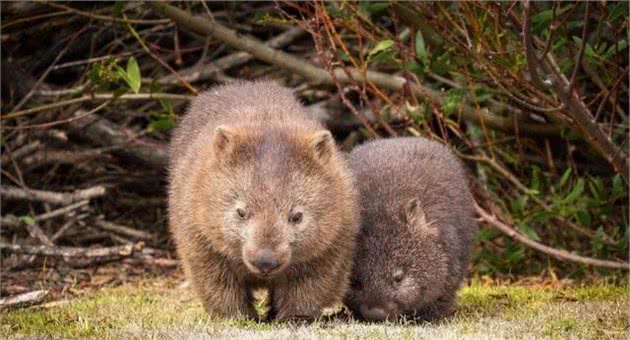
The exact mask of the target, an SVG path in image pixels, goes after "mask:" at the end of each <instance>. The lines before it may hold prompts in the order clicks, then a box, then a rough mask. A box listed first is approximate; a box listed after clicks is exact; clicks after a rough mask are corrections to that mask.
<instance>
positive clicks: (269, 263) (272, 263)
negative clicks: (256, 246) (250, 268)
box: [254, 249, 278, 274]
mask: <svg viewBox="0 0 630 340" xmlns="http://www.w3.org/2000/svg"><path fill="white" fill-rule="evenodd" d="M254 266H256V268H258V270H260V271H261V272H262V273H263V274H267V273H269V272H271V271H272V270H274V269H276V268H277V267H278V260H276V257H275V256H273V253H272V252H271V250H269V249H262V250H259V251H257V252H256V258H255V259H254Z"/></svg>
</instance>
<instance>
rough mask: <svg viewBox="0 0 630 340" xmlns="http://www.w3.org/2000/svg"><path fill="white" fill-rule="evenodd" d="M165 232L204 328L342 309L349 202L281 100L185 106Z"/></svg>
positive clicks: (345, 187) (310, 123)
mask: <svg viewBox="0 0 630 340" xmlns="http://www.w3.org/2000/svg"><path fill="white" fill-rule="evenodd" d="M170 152H171V155H170V157H171V165H170V187H169V198H168V200H169V223H170V228H171V231H172V233H173V236H174V239H175V242H176V246H177V251H178V254H179V256H180V258H181V259H182V262H183V266H184V270H185V272H186V274H187V277H188V278H189V279H190V280H191V282H192V284H193V288H194V289H195V291H196V293H197V294H198V296H199V297H200V298H201V300H202V301H203V304H204V306H205V308H206V310H207V311H208V313H209V314H210V315H212V316H217V317H226V318H256V317H257V315H256V311H255V309H254V308H253V305H252V289H255V288H266V289H268V292H269V297H270V301H271V304H270V312H269V317H270V318H276V319H289V318H291V319H293V318H306V319H310V318H315V317H317V316H319V314H320V312H321V310H322V309H323V308H325V307H328V306H332V305H335V304H337V303H341V302H342V300H343V296H344V294H345V291H346V289H347V287H348V284H349V277H350V272H351V269H352V253H353V248H354V243H355V236H356V233H357V231H358V218H359V209H358V206H357V203H358V202H357V201H358V195H357V194H356V192H355V189H354V185H353V182H352V176H351V173H350V170H349V166H348V164H347V161H346V160H345V158H344V156H343V155H342V154H341V153H340V151H338V150H337V147H336V146H335V142H334V140H333V137H332V136H331V134H330V132H328V131H327V130H325V129H324V128H323V127H322V125H321V124H320V123H318V122H317V121H315V120H313V119H310V118H309V117H308V116H307V115H306V113H305V110H304V108H303V107H302V106H301V105H300V103H299V102H298V101H297V100H296V99H295V98H294V96H293V94H292V93H291V91H290V90H288V89H286V88H283V87H280V86H278V85H275V84H274V83H272V82H269V81H259V82H236V83H232V84H229V85H223V86H218V87H215V88H214V89H211V90H210V91H208V92H206V93H203V94H201V95H200V96H198V97H196V98H195V99H193V101H192V103H191V106H190V108H189V110H188V113H187V114H186V115H185V116H184V117H183V119H182V121H181V122H180V124H179V126H178V127H177V129H176V130H175V131H174V136H173V141H172V144H171V150H170Z"/></svg>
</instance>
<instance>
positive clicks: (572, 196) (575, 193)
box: [563, 178, 584, 203]
mask: <svg viewBox="0 0 630 340" xmlns="http://www.w3.org/2000/svg"><path fill="white" fill-rule="evenodd" d="M583 191H584V179H582V178H580V179H578V181H577V183H576V184H575V186H574V187H573V190H571V192H570V193H569V194H568V195H567V196H566V197H565V198H564V200H563V203H571V202H573V201H575V200H577V199H578V197H580V195H581V194H582V192H583Z"/></svg>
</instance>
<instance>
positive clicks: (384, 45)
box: [368, 39, 394, 59]
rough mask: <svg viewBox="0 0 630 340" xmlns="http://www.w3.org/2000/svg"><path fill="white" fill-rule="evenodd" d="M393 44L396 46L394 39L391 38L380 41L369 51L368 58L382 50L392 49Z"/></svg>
mask: <svg viewBox="0 0 630 340" xmlns="http://www.w3.org/2000/svg"><path fill="white" fill-rule="evenodd" d="M392 46H394V41H393V40H391V39H385V40H381V41H379V42H378V44H376V46H374V48H373V49H372V50H371V51H370V53H368V59H370V58H371V57H372V56H374V55H376V54H377V53H381V52H384V51H387V50H389V49H391V48H392Z"/></svg>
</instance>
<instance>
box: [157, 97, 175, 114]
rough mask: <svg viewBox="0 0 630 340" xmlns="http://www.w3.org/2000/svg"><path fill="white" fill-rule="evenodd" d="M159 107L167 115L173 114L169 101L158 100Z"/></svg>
mask: <svg viewBox="0 0 630 340" xmlns="http://www.w3.org/2000/svg"><path fill="white" fill-rule="evenodd" d="M160 106H162V108H163V109H164V111H165V112H166V113H167V114H169V115H172V114H173V105H171V102H170V101H169V100H166V99H164V98H160Z"/></svg>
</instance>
